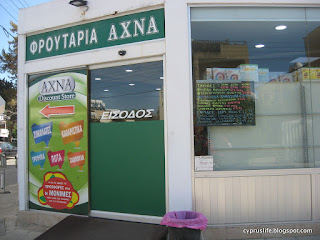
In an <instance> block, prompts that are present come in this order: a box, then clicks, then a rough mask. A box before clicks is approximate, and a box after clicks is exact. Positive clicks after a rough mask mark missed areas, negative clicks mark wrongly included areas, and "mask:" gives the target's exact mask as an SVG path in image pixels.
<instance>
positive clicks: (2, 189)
mask: <svg viewBox="0 0 320 240" xmlns="http://www.w3.org/2000/svg"><path fill="white" fill-rule="evenodd" d="M0 157H1V159H0V162H1V164H0V169H2V172H1V175H0V194H6V193H10V192H9V191H6V166H7V159H6V156H5V155H4V154H1V155H0Z"/></svg>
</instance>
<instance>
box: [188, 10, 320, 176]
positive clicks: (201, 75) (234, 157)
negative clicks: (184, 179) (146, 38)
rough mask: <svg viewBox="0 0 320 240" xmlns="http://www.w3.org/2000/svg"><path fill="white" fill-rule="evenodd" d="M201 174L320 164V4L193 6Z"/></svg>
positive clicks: (196, 140)
mask: <svg viewBox="0 0 320 240" xmlns="http://www.w3.org/2000/svg"><path fill="white" fill-rule="evenodd" d="M191 39H192V70H193V95H194V104H193V106H194V110H193V113H194V144H195V147H194V150H195V171H212V170H213V171H219V170H249V169H275V168H310V167H318V166H320V127H319V126H320V124H319V123H320V105H319V102H320V94H319V92H320V9H317V8H312V9H311V8H240V7H238V8H233V7H230V8H201V7H197V8H191Z"/></svg>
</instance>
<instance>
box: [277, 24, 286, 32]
mask: <svg viewBox="0 0 320 240" xmlns="http://www.w3.org/2000/svg"><path fill="white" fill-rule="evenodd" d="M286 28H287V26H286V25H279V26H276V27H275V29H276V30H279V31H280V30H285V29H286Z"/></svg>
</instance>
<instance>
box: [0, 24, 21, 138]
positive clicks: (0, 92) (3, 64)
mask: <svg viewBox="0 0 320 240" xmlns="http://www.w3.org/2000/svg"><path fill="white" fill-rule="evenodd" d="M10 24H11V29H10V30H11V32H12V33H13V35H14V36H16V37H14V36H13V40H12V41H8V43H9V48H8V51H5V50H4V49H2V52H1V54H0V72H1V73H9V74H10V75H9V79H10V80H11V81H6V80H5V79H0V96H2V98H3V99H4V100H5V101H6V115H7V116H8V120H7V128H8V129H9V134H10V135H9V139H11V137H16V136H17V133H16V129H17V88H16V81H17V75H18V68H17V66H18V63H17V60H18V37H17V32H18V26H17V25H16V24H15V23H14V22H10ZM10 35H11V34H10ZM11 36H12V35H11Z"/></svg>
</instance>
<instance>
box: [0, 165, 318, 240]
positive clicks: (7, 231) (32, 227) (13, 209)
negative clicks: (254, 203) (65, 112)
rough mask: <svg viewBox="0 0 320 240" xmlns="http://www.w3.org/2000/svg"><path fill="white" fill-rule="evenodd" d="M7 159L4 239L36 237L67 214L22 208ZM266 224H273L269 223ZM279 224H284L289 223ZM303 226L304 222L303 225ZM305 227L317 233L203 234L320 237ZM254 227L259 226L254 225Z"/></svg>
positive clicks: (287, 239)
mask: <svg viewBox="0 0 320 240" xmlns="http://www.w3.org/2000/svg"><path fill="white" fill-rule="evenodd" d="M7 163H8V167H7V169H6V190H8V191H10V193H8V194H0V240H20V239H23V240H32V239H35V238H36V237H38V236H39V235H41V234H42V233H44V232H45V231H46V230H48V229H49V228H50V227H52V226H54V225H55V224H56V223H58V222H59V221H60V220H62V219H63V218H64V217H65V216H64V215H61V214H60V215H59V214H57V215H55V214H54V213H51V214H49V215H48V214H47V213H46V212H41V211H40V212H39V211H26V212H23V211H18V184H17V169H16V166H15V160H14V159H9V160H8V162H7ZM0 171H1V170H0ZM48 216H49V217H48ZM256 227H257V226H256ZM264 227H272V226H270V225H268V226H267V225H266V226H264ZM277 227H279V228H281V227H285V226H277ZM302 227H303V226H302V225H299V228H302ZM305 227H309V228H312V229H313V236H305V235H300V236H288V235H281V234H274V235H270V234H269V235H268V234H260V235H257V234H256V235H245V234H244V233H243V229H244V228H250V227H248V226H242V227H220V228H219V227H216V228H207V230H206V231H205V232H203V237H204V239H205V240H216V239H221V240H223V239H251V240H256V239H264V240H276V239H278V240H320V224H308V225H306V226H305ZM252 228H255V227H253V226H252ZM128 239H130V238H128ZM115 240H116V239H115ZM150 240H152V239H150Z"/></svg>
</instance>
